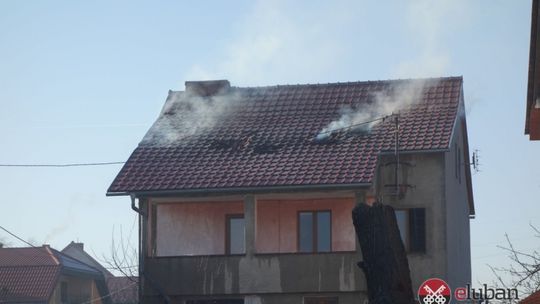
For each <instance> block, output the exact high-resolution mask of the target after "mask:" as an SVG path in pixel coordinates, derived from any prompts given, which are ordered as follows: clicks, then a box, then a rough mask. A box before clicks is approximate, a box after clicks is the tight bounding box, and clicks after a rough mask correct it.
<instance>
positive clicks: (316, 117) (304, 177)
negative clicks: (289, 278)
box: [108, 77, 462, 194]
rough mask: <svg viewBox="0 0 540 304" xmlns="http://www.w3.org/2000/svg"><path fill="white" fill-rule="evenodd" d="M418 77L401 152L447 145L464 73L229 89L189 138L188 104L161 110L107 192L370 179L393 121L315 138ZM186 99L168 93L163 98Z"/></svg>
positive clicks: (390, 144) (404, 114) (405, 115)
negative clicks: (224, 101) (347, 113)
mask: <svg viewBox="0 0 540 304" xmlns="http://www.w3.org/2000/svg"><path fill="white" fill-rule="evenodd" d="M419 83H427V85H425V86H423V87H422V90H421V91H420V92H419V94H417V96H416V99H417V100H415V101H414V105H412V106H410V107H406V108H405V109H401V110H400V113H401V116H400V122H401V125H400V148H401V150H402V151H416V150H438V149H447V148H449V142H450V138H451V134H452V130H453V126H454V123H455V120H456V117H457V114H458V107H459V102H460V98H461V94H462V78H461V77H449V78H437V79H429V80H425V79H424V80H390V81H369V82H350V83H332V84H317V85H286V86H274V87H258V88H235V87H233V88H231V89H230V91H229V93H228V94H229V95H230V96H232V97H231V99H234V100H235V101H234V102H231V103H230V105H228V106H227V107H226V110H225V111H223V113H220V114H219V116H218V117H214V116H212V115H214V114H213V113H212V112H210V114H207V113H206V112H203V114H204V115H206V116H204V117H203V118H206V119H213V118H216V121H215V122H214V123H213V125H211V126H209V127H207V128H205V129H203V130H202V131H198V133H196V134H194V135H185V134H183V133H182V130H183V129H184V128H186V126H185V125H182V123H185V122H186V121H187V122H189V123H193V122H192V120H190V119H191V118H192V117H193V116H196V115H197V113H193V112H194V110H193V109H192V107H190V106H189V105H187V106H186V105H184V106H178V107H177V108H176V109H173V110H172V111H171V108H170V107H169V108H165V110H164V111H163V112H162V114H161V115H160V117H159V118H158V120H157V121H156V123H155V124H154V125H153V126H152V128H151V129H150V130H149V132H148V134H147V135H146V137H145V138H144V140H143V141H142V142H141V143H140V144H139V146H138V147H137V148H136V149H135V151H134V152H133V153H132V155H131V156H130V158H129V159H128V161H127V163H126V164H125V165H124V167H123V168H122V169H121V171H120V173H119V174H118V176H117V177H116V179H115V180H114V181H113V183H112V185H111V186H110V188H109V190H108V193H109V194H115V193H120V194H122V193H127V192H142V191H185V190H196V189H199V190H206V189H234V188H250V187H276V186H307V185H310V186H320V185H352V184H354V185H357V184H369V183H371V182H372V179H373V175H374V170H375V167H376V163H377V157H378V154H379V153H380V152H381V151H385V150H392V149H394V123H393V121H392V120H391V119H388V120H385V121H383V122H380V123H378V124H377V125H375V126H374V128H373V129H372V131H371V132H369V133H362V134H359V133H355V132H338V133H334V134H333V136H332V138H333V140H330V141H328V142H326V143H321V142H317V141H315V140H314V138H315V137H316V135H317V134H319V132H321V130H322V129H323V128H325V127H326V126H328V124H329V123H331V122H332V121H335V120H337V119H339V118H340V116H341V115H342V114H343V110H344V109H345V108H352V109H358V108H365V107H367V106H369V105H370V104H373V103H374V102H375V98H376V96H381V95H383V96H385V94H387V95H391V94H393V95H394V97H396V98H397V99H400V98H404V99H405V98H406V96H405V94H408V93H410V92H407V90H406V89H405V88H406V87H407V86H409V85H411V86H412V85H418V84H419ZM184 96H185V92H170V94H169V97H168V102H167V104H169V103H170V102H171V101H173V100H182V98H185V97H184ZM206 110H212V108H210V109H206ZM175 111H176V112H178V113H175ZM216 111H217V110H216ZM171 112H172V113H171ZM385 114H391V113H385ZM208 115H210V116H208ZM195 123H200V122H199V121H195ZM170 138H173V139H175V140H166V139H170ZM164 139H165V140H164Z"/></svg>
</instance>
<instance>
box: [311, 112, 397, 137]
mask: <svg viewBox="0 0 540 304" xmlns="http://www.w3.org/2000/svg"><path fill="white" fill-rule="evenodd" d="M394 115H396V114H390V115H385V116H381V117H379V118H375V119H372V120H368V121H363V122H360V123H356V124H352V125H349V126H346V127H343V128H337V129H332V130H328V131H324V132H320V133H319V134H327V133H334V132H336V131H341V130H348V129H352V128H355V127H358V126H362V125H367V124H370V123H374V122H376V121H379V120H385V119H386V118H388V117H391V116H394Z"/></svg>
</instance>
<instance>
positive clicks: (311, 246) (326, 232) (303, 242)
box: [298, 211, 332, 252]
mask: <svg viewBox="0 0 540 304" xmlns="http://www.w3.org/2000/svg"><path fill="white" fill-rule="evenodd" d="M331 235H332V213H331V212H330V211H301V212H299V213H298V251H300V252H330V251H331V250H332V240H331V239H332V237H331Z"/></svg>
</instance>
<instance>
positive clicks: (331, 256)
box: [144, 252, 365, 297]
mask: <svg viewBox="0 0 540 304" xmlns="http://www.w3.org/2000/svg"><path fill="white" fill-rule="evenodd" d="M358 260H359V256H358V254H357V253H350V252H347V253H345V252H342V253H326V254H279V255H274V254H271V255H266V254H261V255H255V256H252V257H250V256H230V257H223V256H207V257H167V258H148V259H147V260H146V269H147V272H148V273H149V275H150V276H152V277H161V278H167V279H166V280H161V281H160V284H161V286H162V288H163V289H164V290H167V292H168V294H169V295H177V296H184V297H187V296H196V295H198V296H211V295H214V296H216V297H219V296H221V295H235V294H240V295H246V294H252V295H261V294H310V293H312V294H317V293H340V292H363V291H365V278H364V275H363V274H362V271H360V270H359V269H358V267H357V266H356V263H357V262H358ZM146 286H147V288H146V289H145V291H144V292H145V294H146V295H157V292H156V291H155V290H153V289H152V288H151V287H150V286H148V285H146Z"/></svg>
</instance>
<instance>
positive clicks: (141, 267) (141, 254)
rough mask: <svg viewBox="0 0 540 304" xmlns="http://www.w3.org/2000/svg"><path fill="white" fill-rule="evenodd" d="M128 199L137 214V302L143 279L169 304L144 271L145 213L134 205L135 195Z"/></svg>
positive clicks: (161, 291) (140, 297)
mask: <svg viewBox="0 0 540 304" xmlns="http://www.w3.org/2000/svg"><path fill="white" fill-rule="evenodd" d="M129 197H130V198H131V209H133V211H135V212H137V213H138V214H139V286H138V287H139V300H142V284H141V283H142V280H141V279H142V277H144V278H145V280H147V281H148V283H149V284H150V286H151V287H152V288H154V289H155V290H156V291H157V292H158V293H159V295H160V296H161V297H162V298H163V301H164V302H165V304H169V303H170V302H171V300H170V299H169V297H168V296H167V295H166V294H165V293H164V292H163V288H161V286H160V285H159V284H158V283H157V282H155V281H154V280H152V279H151V278H150V277H149V276H148V275H147V274H146V273H145V271H144V252H145V242H143V238H142V236H143V222H144V219H145V218H147V213H146V212H145V211H144V210H142V209H141V208H140V205H139V207H137V206H136V205H135V199H136V198H137V197H136V196H135V194H133V193H131V194H130V195H129Z"/></svg>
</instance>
